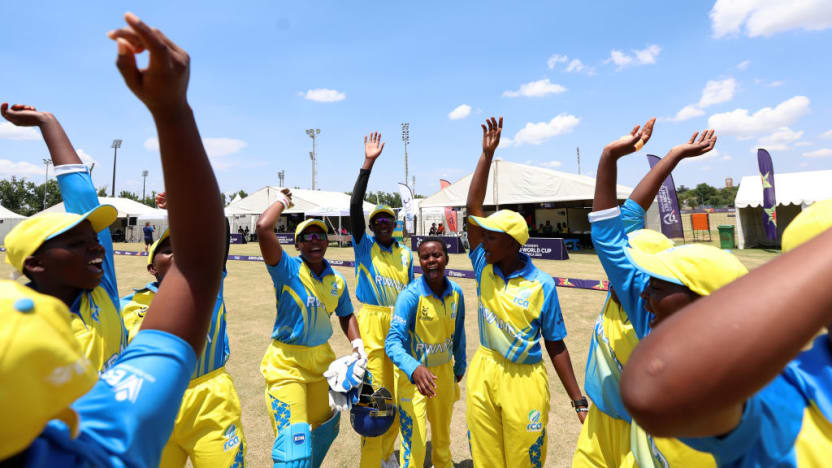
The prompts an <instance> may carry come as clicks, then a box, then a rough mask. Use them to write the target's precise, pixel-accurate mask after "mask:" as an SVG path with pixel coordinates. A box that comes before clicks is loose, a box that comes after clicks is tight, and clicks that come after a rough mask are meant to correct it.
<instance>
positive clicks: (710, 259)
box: [624, 244, 748, 296]
mask: <svg viewBox="0 0 832 468" xmlns="http://www.w3.org/2000/svg"><path fill="white" fill-rule="evenodd" d="M624 251H625V253H626V254H627V258H629V259H630V261H631V262H632V263H633V265H635V267H636V268H638V269H639V270H641V271H643V272H644V273H647V274H648V275H650V276H652V277H654V278H658V279H661V280H665V281H669V282H671V283H676V284H680V285H682V286H687V288H688V289H690V290H691V291H693V292H695V293H696V294H699V295H700V296H708V295H710V294H711V293H713V292H714V291H716V290H717V289H719V288H721V287H723V286H725V285H726V284H728V283H730V282H732V281H734V280H735V279H737V278H739V277H740V276H742V275H744V274H746V273H748V270H747V269H746V268H745V266H743V264H742V263H740V261H739V260H738V259H737V257H735V256H734V255H733V254H731V253H729V252H726V251H724V250H720V249H718V248H716V247H712V246H710V245H699V244H687V245H681V246H679V247H673V248H670V249H667V250H663V251H661V252H658V253H648V252H644V251H641V250H639V249H634V248H626V249H624Z"/></svg>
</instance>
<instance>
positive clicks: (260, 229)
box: [254, 189, 292, 266]
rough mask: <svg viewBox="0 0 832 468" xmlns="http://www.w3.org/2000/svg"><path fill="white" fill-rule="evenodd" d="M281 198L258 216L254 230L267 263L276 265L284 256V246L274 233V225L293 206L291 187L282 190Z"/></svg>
mask: <svg viewBox="0 0 832 468" xmlns="http://www.w3.org/2000/svg"><path fill="white" fill-rule="evenodd" d="M280 196H281V198H280V199H279V200H278V201H276V202H274V203H272V205H271V206H270V207H268V208H266V211H264V212H263V214H261V215H260V217H259V218H257V226H256V227H255V228H254V232H256V233H257V242H258V243H259V244H260V252H261V253H262V254H263V260H264V261H265V262H266V264H267V265H270V266H275V265H277V262H279V261H280V258H281V257H283V247H281V245H280V240H279V239H278V238H277V235H275V233H274V225H275V224H277V220H278V219H279V218H280V214H281V213H283V211H284V210H288V209H289V208H290V207H291V206H292V192H290V191H289V189H283V190H281V195H280Z"/></svg>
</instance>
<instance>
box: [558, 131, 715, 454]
mask: <svg viewBox="0 0 832 468" xmlns="http://www.w3.org/2000/svg"><path fill="white" fill-rule="evenodd" d="M653 124H654V120H653V119H651V120H649V121H648V122H647V123H646V124H645V126H644V130H643V131H642V132H641V135H640V137H639V141H641V142H642V145H643V144H644V143H645V142H647V141H648V140H649V139H650V136H651V135H652V131H653ZM697 135H698V132H697V133H695V134H694V135H693V137H691V138H690V139H689V140H688V142H687V144H682V145H679V146H676V147H674V148H673V149H671V150H670V151H669V152H668V153H667V155H665V157H664V158H662V160H661V161H660V162H659V163H658V164H657V165H656V166H655V167H653V168H652V169H651V170H650V172H649V173H648V174H647V175H646V176H645V177H644V178H643V179H642V180H641V182H639V184H638V186H636V188H635V190H633V192H632V193H631V194H630V198H628V199H627V200H626V201H625V202H624V204H623V206H621V208H620V223H619V224H618V226H619V227H620V229H621V230H620V231H614V230H597V232H595V234H594V235H593V240H594V242H596V243H597V244H598V246H596V249H597V252H598V255H599V257H601V258H603V259H604V261H606V262H607V263H614V264H615V267H614V268H613V267H611V269H610V270H607V271H608V275H609V278H610V285H611V287H610V290H611V292H610V294H609V295H608V297H607V301H606V303H605V304H604V309H603V312H602V314H601V316H600V317H599V319H598V322H596V324H595V328H594V330H593V335H592V341H591V343H590V352H589V358H588V360H587V370H586V384H585V389H586V392H587V395H589V397H590V399H591V400H592V402H593V406H592V407H591V408H590V409H589V414H588V416H587V420H586V422H585V423H584V427H583V429H582V431H581V435H580V437H579V438H578V446H577V449H576V451H575V455H574V458H573V460H572V466H573V467H581V468H583V467H622V468H623V467H636V466H638V467H654V466H670V467H697V468H698V467H709V466H715V462H714V460H713V457H712V456H711V455H709V454H705V453H702V452H698V451H696V450H693V449H691V448H690V447H688V446H687V445H685V444H684V443H683V442H681V441H680V440H678V439H673V438H658V437H653V436H651V435H649V434H647V433H646V432H645V431H644V430H643V429H642V428H641V427H639V426H638V424H635V423H633V422H632V419H631V418H630V415H629V414H628V413H627V410H626V408H625V407H624V403H623V402H622V401H621V394H620V390H619V385H620V381H621V372H622V370H623V367H624V366H625V365H626V364H627V360H628V359H629V357H630V353H632V351H633V349H634V348H635V347H636V345H638V342H639V340H640V339H641V338H643V337H644V336H645V335H646V334H647V333H649V331H650V320H651V319H652V316H651V314H650V312H648V311H647V310H646V309H645V307H644V302H643V301H644V300H643V298H642V296H641V290H640V289H639V288H638V287H635V286H634V284H636V283H634V282H633V279H634V278H637V277H638V276H639V271H638V269H637V268H636V267H635V265H633V264H632V263H631V262H630V260H629V258H628V257H627V256H626V255H623V250H622V249H623V248H625V247H628V248H631V249H635V250H639V251H641V252H646V253H657V252H661V251H664V250H667V249H670V248H673V247H674V244H673V242H672V241H671V240H670V239H668V238H666V237H665V236H663V235H661V234H660V233H658V232H655V231H651V230H647V229H643V228H644V215H645V212H646V211H645V210H646V209H647V208H649V206H650V204H651V203H652V201H653V199H654V198H655V196H656V194H657V193H658V191H659V188H660V187H661V184H662V182H663V181H664V180H665V179H666V178H667V176H668V175H669V174H670V173H671V171H672V170H673V169H674V168H675V167H676V165H677V164H678V163H679V162H680V161H681V160H682V159H684V158H689V157H696V156H699V155H701V154H704V152H706V151H708V150H709V149H710V140H711V139H713V140H715V137H713V138H711V137H708V132H704V133H703V134H702V136H701V138H700V140H701V141H700V142H699V143H697V141H696V137H697ZM706 140H707V142H706ZM617 144H618V142H613V145H617ZM604 175H606V173H605V174H604ZM600 180H601V182H604V183H603V184H602V183H599V184H598V185H597V186H596V194H599V196H600V198H601V199H608V198H609V197H613V198H614V197H615V196H616V194H615V186H614V184H613V185H610V184H609V183H608V182H609V181H608V180H607V179H605V178H601V179H600ZM593 218H594V215H593ZM619 291H620V292H619Z"/></svg>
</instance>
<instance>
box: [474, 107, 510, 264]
mask: <svg viewBox="0 0 832 468" xmlns="http://www.w3.org/2000/svg"><path fill="white" fill-rule="evenodd" d="M485 123H486V124H487V125H488V127H486V126H485V125H480V126H481V127H482V154H481V155H480V159H479V161H477V168H476V169H474V175H473V176H472V177H471V185H470V186H469V187H468V200H467V201H466V203H465V208H466V210H467V211H468V216H482V214H483V211H482V203H483V200H485V192H486V189H487V188H488V171H489V169H491V160H492V159H493V158H494V152H495V151H497V147H498V146H500V134H501V133H502V131H503V118H502V117H500V120H499V122H498V121H497V119H495V118H494V117H491V119H490V120H489V119H486V120H485ZM480 242H482V228H481V227H479V226H477V225H475V224H471V223H468V244H469V245H470V247H471V250H474V249H476V248H477V246H478V245H480Z"/></svg>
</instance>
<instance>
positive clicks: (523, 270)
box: [491, 252, 535, 281]
mask: <svg viewBox="0 0 832 468" xmlns="http://www.w3.org/2000/svg"><path fill="white" fill-rule="evenodd" d="M518 254H519V255H520V258H522V259H523V262H524V264H523V266H522V267H520V268H518V269H516V270H514V271H512V272H511V274H510V275H508V276H505V275H503V272H502V270H500V267H499V266H497V264H496V263H494V264H492V265H491V266H492V268H493V270H494V273H495V274H496V275H498V276H499V277H500V278H502V279H503V281H507V280H510V279H512V278H517V277H523V278H530V277H531V275H532V273H534V270H535V266H534V265H533V264H532V259H531V257H529V256H528V255H526V254H524V253H523V252H518Z"/></svg>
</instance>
